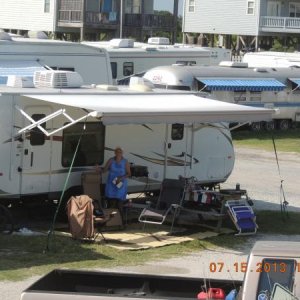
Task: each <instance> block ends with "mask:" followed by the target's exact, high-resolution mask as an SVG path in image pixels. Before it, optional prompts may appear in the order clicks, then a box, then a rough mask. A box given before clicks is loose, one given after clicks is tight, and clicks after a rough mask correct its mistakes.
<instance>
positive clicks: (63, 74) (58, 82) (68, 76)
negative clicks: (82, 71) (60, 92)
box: [33, 70, 83, 88]
mask: <svg viewBox="0 0 300 300" xmlns="http://www.w3.org/2000/svg"><path fill="white" fill-rule="evenodd" d="M33 83H34V86H35V87H47V88H77V87H80V86H81V85H82V84H83V80H82V77H81V76H80V75H79V74H78V73H77V72H71V71H56V70H55V71H54V70H45V71H37V72H34V76H33Z"/></svg>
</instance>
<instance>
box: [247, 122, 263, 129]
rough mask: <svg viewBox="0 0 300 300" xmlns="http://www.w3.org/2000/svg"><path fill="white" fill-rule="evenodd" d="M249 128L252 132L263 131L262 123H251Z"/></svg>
mask: <svg viewBox="0 0 300 300" xmlns="http://www.w3.org/2000/svg"><path fill="white" fill-rule="evenodd" d="M250 126H251V130H252V131H261V130H262V129H263V123H262V122H252V123H251V125H250Z"/></svg>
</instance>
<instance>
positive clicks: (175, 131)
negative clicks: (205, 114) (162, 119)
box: [171, 123, 184, 141]
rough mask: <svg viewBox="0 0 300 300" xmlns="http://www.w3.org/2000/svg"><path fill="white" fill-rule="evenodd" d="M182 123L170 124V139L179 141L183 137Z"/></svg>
mask: <svg viewBox="0 0 300 300" xmlns="http://www.w3.org/2000/svg"><path fill="white" fill-rule="evenodd" d="M183 134H184V125H183V124H177V123H176V124H172V131H171V139H172V140H173V141H179V140H182V139H183Z"/></svg>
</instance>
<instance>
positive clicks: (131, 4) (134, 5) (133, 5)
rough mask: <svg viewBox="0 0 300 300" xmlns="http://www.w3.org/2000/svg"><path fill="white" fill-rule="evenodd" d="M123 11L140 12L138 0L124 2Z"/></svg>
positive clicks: (127, 12)
mask: <svg viewBox="0 0 300 300" xmlns="http://www.w3.org/2000/svg"><path fill="white" fill-rule="evenodd" d="M125 13H126V14H140V13H141V2H140V0H127V1H126V2H125Z"/></svg>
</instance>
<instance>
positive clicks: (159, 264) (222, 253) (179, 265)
mask: <svg viewBox="0 0 300 300" xmlns="http://www.w3.org/2000/svg"><path fill="white" fill-rule="evenodd" d="M278 157H279V165H280V173H281V176H280V175H279V174H278V167H277V163H276V160H275V155H274V153H272V152H267V151H261V150H249V149H244V148H237V149H236V165H235V168H234V172H233V173H232V175H231V177H230V178H229V180H228V181H227V182H226V184H223V187H224V188H232V187H234V186H235V184H236V183H240V185H241V188H243V189H247V190H248V194H249V196H250V197H251V198H252V199H253V200H254V207H255V209H256V210H262V209H279V208H280V206H279V203H280V189H279V188H280V182H281V179H283V180H284V181H283V186H284V191H285V195H286V200H287V201H288V202H289V209H290V210H295V211H300V199H299V197H298V196H299V195H300V186H299V179H298V174H299V173H300V155H299V154H293V153H289V154H286V153H278ZM290 239H293V240H295V241H300V235H297V236H293V237H290V236H283V235H262V234H259V233H258V234H257V235H255V236H252V237H251V238H249V239H248V242H247V244H246V245H245V244H243V246H240V247H239V246H237V247H236V248H235V249H234V250H233V249H224V248H218V249H205V250H204V251H201V252H196V253H193V254H190V255H185V256H181V257H177V258H172V259H168V260H162V261H156V262H149V263H147V264H145V265H140V266H134V267H125V268H124V267H122V268H116V269H115V270H116V271H119V272H129V271H130V272H137V273H149V274H166V275H177V274H178V275H181V276H191V277H205V278H227V279H242V278H243V276H244V274H243V273H242V272H235V270H234V268H233V264H234V263H236V262H238V263H240V262H244V261H246V260H247V256H248V254H249V252H250V250H251V248H252V245H253V244H254V243H255V241H256V240H283V241H286V240H290ZM237 243H238V237H237ZM218 262H223V263H224V264H225V267H224V269H223V271H222V272H210V270H209V266H210V264H211V263H218ZM110 270H111V269H110ZM37 279H38V277H33V278H29V279H27V280H24V281H20V282H0V295H1V296H0V298H1V299H2V300H18V299H20V295H21V292H22V291H23V290H24V289H26V288H27V287H28V286H29V285H30V284H32V283H33V282H34V281H36V280H37Z"/></svg>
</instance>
